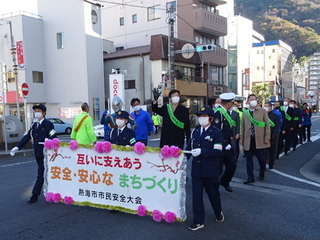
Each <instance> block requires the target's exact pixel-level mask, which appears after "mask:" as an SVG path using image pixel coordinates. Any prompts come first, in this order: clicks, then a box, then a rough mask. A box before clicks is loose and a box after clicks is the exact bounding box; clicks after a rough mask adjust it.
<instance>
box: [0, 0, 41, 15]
mask: <svg viewBox="0 0 320 240" xmlns="http://www.w3.org/2000/svg"><path fill="white" fill-rule="evenodd" d="M16 11H25V12H29V13H37V12H38V10H37V0H0V15H2V14H5V13H10V12H16Z"/></svg>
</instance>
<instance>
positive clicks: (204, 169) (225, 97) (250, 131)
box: [10, 90, 312, 231]
mask: <svg viewBox="0 0 320 240" xmlns="http://www.w3.org/2000/svg"><path fill="white" fill-rule="evenodd" d="M153 94H154V100H153V102H152V111H153V113H154V114H153V115H152V117H151V116H150V114H149V113H148V112H147V111H145V110H143V109H142V108H141V103H140V100H139V99H138V98H133V99H132V100H131V107H132V108H133V112H132V113H131V114H129V113H128V112H126V111H123V110H122V107H123V103H122V100H121V99H120V98H119V97H115V98H114V99H113V100H112V108H113V110H114V113H113V114H111V115H110V114H109V112H108V111H107V110H106V111H105V112H104V113H103V115H102V118H101V124H103V125H104V130H105V136H104V139H105V140H106V141H110V142H111V143H114V144H117V145H123V146H127V145H130V146H132V145H134V144H135V143H136V142H142V143H144V144H145V145H147V144H148V136H149V135H150V133H151V132H156V133H157V131H158V127H159V125H160V122H161V120H160V116H161V117H162V128H161V137H160V147H163V146H164V145H169V146H171V145H174V146H177V147H179V148H180V149H184V145H185V139H186V142H187V145H186V148H185V152H186V155H187V158H188V159H190V158H191V156H192V157H193V159H192V170H191V175H192V198H193V215H194V216H193V224H192V225H191V226H190V227H189V230H192V231H195V230H198V229H201V228H203V227H204V221H205V210H204V203H203V190H205V192H206V193H207V195H208V198H209V200H210V203H211V205H212V208H213V210H214V214H215V216H216V221H217V222H223V221H224V215H223V212H222V208H221V200H220V192H219V186H222V187H224V188H225V190H226V191H228V192H233V189H232V187H231V186H230V182H231V180H232V178H233V176H234V174H235V171H236V168H237V160H238V158H239V155H240V153H241V152H243V154H244V157H245V158H246V170H247V176H248V177H247V179H246V180H245V181H244V184H251V183H253V182H255V180H256V178H255V176H254V163H253V157H254V156H256V157H257V159H258V163H259V176H258V179H259V180H264V178H265V171H266V166H267V165H268V166H269V169H272V168H273V167H274V164H275V161H276V160H277V159H278V158H279V154H281V153H282V152H283V153H284V155H288V153H289V152H290V150H291V149H292V150H293V151H295V150H296V147H297V145H298V144H302V143H303V142H305V141H309V142H310V141H311V139H310V134H311V116H312V111H311V109H310V108H309V107H308V104H307V103H304V104H303V105H302V107H301V108H299V106H298V104H297V103H296V102H295V101H294V100H290V99H288V98H286V99H284V101H283V104H281V102H280V101H276V102H266V103H264V105H263V106H261V105H260V104H259V103H258V101H257V97H256V96H255V95H254V94H250V95H249V96H248V98H247V101H246V102H245V103H244V106H243V108H242V111H241V110H240V109H239V105H238V103H237V102H235V101H234V99H235V94H234V93H223V94H221V95H220V96H219V98H218V99H216V102H215V104H214V107H213V108H211V107H208V106H205V107H202V108H201V109H200V110H199V112H198V113H197V116H198V122H199V126H198V127H196V128H195V129H193V130H192V131H191V129H190V119H189V110H188V109H187V108H186V107H185V106H183V105H182V104H180V91H179V90H171V91H170V92H169V95H168V97H169V103H167V104H164V105H163V106H162V107H158V101H157V100H158V97H159V94H158V93H157V91H154V92H153ZM33 109H34V111H35V118H37V119H38V121H36V122H34V123H33V124H32V126H31V128H30V129H29V131H28V133H27V134H26V135H25V136H24V137H23V138H22V139H21V141H20V142H19V143H18V144H17V146H16V147H14V148H13V149H12V150H11V152H10V154H11V155H12V156H13V155H14V154H15V153H16V152H17V151H18V150H20V149H21V148H23V147H24V146H25V145H26V143H27V142H28V141H29V140H31V139H33V146H34V154H35V158H36V161H37V164H38V176H37V180H36V183H35V185H34V188H33V191H32V196H31V198H30V199H29V201H28V202H29V203H33V202H36V201H37V200H38V196H39V195H40V192H41V189H42V185H43V183H44V177H43V174H44V155H43V144H39V143H41V142H44V141H45V139H47V138H48V139H52V138H55V137H56V135H55V133H54V126H53V124H52V123H51V122H50V121H48V120H46V119H45V115H46V107H45V106H44V105H43V104H38V105H35V106H33ZM81 109H82V113H81V114H80V115H78V116H77V117H76V119H75V121H74V124H73V129H72V133H71V138H72V139H75V140H76V141H77V142H78V143H80V144H95V143H96V141H97V139H96V137H95V135H94V133H93V124H92V119H91V117H90V115H89V110H90V109H89V105H88V104H87V103H83V104H82V105H81ZM128 125H130V126H129V127H128Z"/></svg>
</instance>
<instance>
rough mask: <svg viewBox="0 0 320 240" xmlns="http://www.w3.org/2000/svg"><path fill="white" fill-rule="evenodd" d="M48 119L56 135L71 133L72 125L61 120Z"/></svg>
mask: <svg viewBox="0 0 320 240" xmlns="http://www.w3.org/2000/svg"><path fill="white" fill-rule="evenodd" d="M46 119H47V120H49V121H50V122H52V123H53V126H54V129H55V130H56V133H67V134H70V133H71V130H72V125H71V124H70V123H66V122H64V121H62V120H61V119H59V118H52V117H47V118H46Z"/></svg>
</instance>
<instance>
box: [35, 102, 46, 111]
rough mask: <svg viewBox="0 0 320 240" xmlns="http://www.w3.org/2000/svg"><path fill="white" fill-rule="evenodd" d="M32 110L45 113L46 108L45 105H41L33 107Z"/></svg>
mask: <svg viewBox="0 0 320 240" xmlns="http://www.w3.org/2000/svg"><path fill="white" fill-rule="evenodd" d="M32 109H33V110H36V109H41V110H42V111H43V112H46V111H47V108H46V106H45V105H43V104H41V103H40V104H37V105H34V106H33V107H32Z"/></svg>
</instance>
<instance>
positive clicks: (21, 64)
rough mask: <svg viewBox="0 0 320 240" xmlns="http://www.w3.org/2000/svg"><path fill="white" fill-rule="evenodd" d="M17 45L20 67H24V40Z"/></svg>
mask: <svg viewBox="0 0 320 240" xmlns="http://www.w3.org/2000/svg"><path fill="white" fill-rule="evenodd" d="M16 45H17V60H18V66H19V68H20V69H24V67H25V66H24V64H25V63H24V54H23V44H22V41H19V42H17V43H16Z"/></svg>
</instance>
